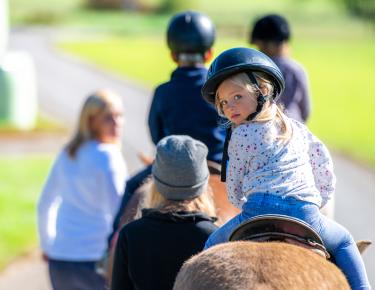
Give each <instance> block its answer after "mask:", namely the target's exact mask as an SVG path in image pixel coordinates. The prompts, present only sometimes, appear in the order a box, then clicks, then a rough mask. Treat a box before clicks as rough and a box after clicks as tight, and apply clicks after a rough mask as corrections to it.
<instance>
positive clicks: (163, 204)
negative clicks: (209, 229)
mask: <svg viewBox="0 0 375 290" xmlns="http://www.w3.org/2000/svg"><path fill="white" fill-rule="evenodd" d="M144 186H145V187H144V188H145V193H144V195H143V197H141V202H140V203H139V206H138V211H137V216H136V218H139V217H140V215H141V210H142V209H144V208H153V209H157V210H159V211H161V212H164V213H166V212H178V211H187V212H203V213H205V214H207V215H208V216H210V217H216V208H215V204H214V201H213V198H212V190H211V187H210V186H209V185H208V184H207V185H206V189H205V190H204V191H203V193H202V194H201V195H199V196H198V197H195V198H193V199H188V200H178V201H177V200H169V199H166V198H165V197H164V196H163V195H162V194H161V193H160V192H159V191H158V190H157V189H156V186H155V184H154V183H153V181H152V178H150V179H149V180H148V181H147V182H146V184H145V185H144Z"/></svg>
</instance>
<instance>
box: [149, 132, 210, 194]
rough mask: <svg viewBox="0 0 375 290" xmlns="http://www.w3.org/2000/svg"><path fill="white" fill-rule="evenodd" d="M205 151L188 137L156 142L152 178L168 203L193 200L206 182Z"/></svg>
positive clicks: (202, 145) (201, 145)
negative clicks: (168, 200)
mask: <svg viewBox="0 0 375 290" xmlns="http://www.w3.org/2000/svg"><path fill="white" fill-rule="evenodd" d="M207 153H208V149H207V147H206V145H204V144H203V143H202V142H200V141H198V140H195V139H193V138H191V137H189V136H184V135H171V136H168V137H165V138H163V139H161V140H160V141H159V143H158V144H157V146H156V158H155V161H154V164H153V166H152V175H153V179H154V182H155V186H156V188H157V190H158V191H159V192H160V193H161V194H162V195H163V196H164V197H165V198H167V199H170V200H186V199H192V198H194V197H197V196H199V195H200V194H202V193H203V190H204V189H205V186H206V184H207V181H208V176H209V172H208V167H207V160H206V159H207Z"/></svg>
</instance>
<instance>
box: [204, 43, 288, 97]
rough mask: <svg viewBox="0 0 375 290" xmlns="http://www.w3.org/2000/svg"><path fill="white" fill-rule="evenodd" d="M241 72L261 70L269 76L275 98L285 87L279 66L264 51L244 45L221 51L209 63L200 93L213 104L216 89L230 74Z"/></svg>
mask: <svg viewBox="0 0 375 290" xmlns="http://www.w3.org/2000/svg"><path fill="white" fill-rule="evenodd" d="M241 72H262V73H265V74H267V75H268V76H269V77H270V80H271V81H272V83H273V85H274V95H273V96H272V98H273V99H274V100H276V99H277V98H278V97H279V96H280V95H281V93H282V92H283V91H284V88H285V80H284V77H283V74H282V72H281V71H280V69H279V67H278V66H277V65H276V64H275V63H274V62H273V61H272V60H271V59H270V58H269V57H268V56H267V55H265V54H264V53H262V52H260V51H258V50H256V49H252V48H245V47H237V48H231V49H228V50H226V51H224V52H222V53H221V54H220V55H219V56H217V57H216V58H215V59H214V61H213V62H212V63H211V66H210V68H209V70H208V73H207V79H206V82H205V84H204V85H203V88H202V95H203V97H204V98H205V99H206V101H208V102H209V103H212V104H215V96H216V89H217V88H218V86H219V85H220V84H221V83H222V82H223V81H224V80H225V79H227V78H228V77H230V76H231V75H235V74H237V73H241Z"/></svg>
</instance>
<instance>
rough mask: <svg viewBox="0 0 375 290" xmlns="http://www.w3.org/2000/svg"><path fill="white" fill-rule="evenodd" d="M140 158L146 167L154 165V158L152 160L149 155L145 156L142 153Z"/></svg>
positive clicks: (139, 154)
mask: <svg viewBox="0 0 375 290" xmlns="http://www.w3.org/2000/svg"><path fill="white" fill-rule="evenodd" d="M138 158H139V159H140V160H141V161H142V162H143V164H144V165H150V164H152V162H154V158H152V157H150V156H148V155H145V154H144V153H142V152H139V153H138Z"/></svg>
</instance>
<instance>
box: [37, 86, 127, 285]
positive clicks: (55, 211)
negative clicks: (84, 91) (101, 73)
mask: <svg viewBox="0 0 375 290" xmlns="http://www.w3.org/2000/svg"><path fill="white" fill-rule="evenodd" d="M122 125H123V109H122V103H121V99H120V98H119V97H118V96H117V95H115V94H113V93H110V92H108V91H98V92H95V93H94V94H92V95H91V96H89V97H88V98H87V99H86V101H85V103H84V105H83V108H82V111H81V114H80V117H79V124H78V128H77V132H76V134H75V135H74V137H73V138H72V139H71V141H70V142H69V143H68V144H67V145H66V146H65V148H64V149H63V150H62V151H61V152H60V154H59V155H58V157H57V158H56V160H55V162H54V165H53V167H52V170H51V172H50V173H49V176H48V179H47V182H46V184H45V186H44V188H43V191H42V193H41V196H40V199H39V204H38V226H39V237H40V243H41V247H42V251H43V255H44V257H45V259H46V260H47V261H48V266H49V274H50V279H51V284H52V287H53V289H54V290H63V289H76V290H84V289H92V290H104V289H105V281H104V278H103V277H102V276H101V275H99V274H98V273H97V272H96V269H95V263H96V262H97V261H98V260H100V258H101V257H102V255H103V254H104V252H105V250H106V247H107V236H108V234H109V233H110V230H111V225H112V220H113V216H114V215H115V213H116V211H117V208H118V206H119V203H120V199H121V195H122V193H123V190H124V186H125V179H126V177H127V168H126V165H125V162H124V159H123V156H122V154H121V150H120V141H121V138H120V137H121V134H120V133H121V131H122V128H123V126H122Z"/></svg>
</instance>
